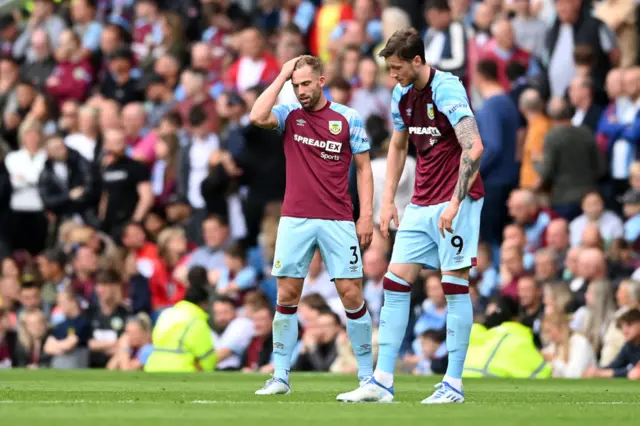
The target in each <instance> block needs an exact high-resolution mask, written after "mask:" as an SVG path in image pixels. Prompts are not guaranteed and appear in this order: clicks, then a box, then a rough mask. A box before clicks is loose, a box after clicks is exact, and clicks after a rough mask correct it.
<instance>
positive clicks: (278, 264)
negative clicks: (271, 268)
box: [275, 260, 280, 269]
mask: <svg viewBox="0 0 640 426" xmlns="http://www.w3.org/2000/svg"><path fill="white" fill-rule="evenodd" d="M275 267H276V269H280V261H279V260H277V261H276V265H275Z"/></svg>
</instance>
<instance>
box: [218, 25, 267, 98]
mask: <svg viewBox="0 0 640 426" xmlns="http://www.w3.org/2000/svg"><path fill="white" fill-rule="evenodd" d="M240 41H241V44H240V58H238V59H237V60H236V61H235V62H234V63H233V64H232V65H231V67H230V68H229V71H228V73H227V76H226V79H225V81H226V86H227V88H228V89H232V90H233V89H235V90H236V91H238V92H239V93H244V92H245V90H247V89H248V88H250V87H254V86H256V85H258V84H262V85H265V86H267V85H269V84H271V82H272V81H273V80H274V79H275V78H276V77H277V76H278V73H279V72H280V66H279V65H278V61H277V60H276V58H275V57H274V56H273V55H272V54H271V53H269V52H268V51H267V50H266V49H265V46H264V39H263V37H262V34H261V33H260V30H259V29H257V28H255V27H250V28H247V29H246V30H244V31H243V33H242V35H241V38H240Z"/></svg>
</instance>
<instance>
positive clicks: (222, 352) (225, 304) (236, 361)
mask: <svg viewBox="0 0 640 426" xmlns="http://www.w3.org/2000/svg"><path fill="white" fill-rule="evenodd" d="M213 316H214V318H215V322H214V326H213V341H214V346H215V348H216V355H217V357H218V367H217V369H218V370H226V371H234V370H240V369H241V367H242V357H243V356H244V354H245V351H246V350H247V349H248V348H249V345H250V344H251V341H252V340H253V337H254V335H255V329H254V325H253V322H252V321H251V320H250V319H249V318H243V317H240V316H238V313H237V311H236V307H235V302H234V300H233V299H231V298H229V297H226V296H219V297H218V298H216V300H215V301H214V302H213Z"/></svg>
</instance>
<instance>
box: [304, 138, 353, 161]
mask: <svg viewBox="0 0 640 426" xmlns="http://www.w3.org/2000/svg"><path fill="white" fill-rule="evenodd" d="M293 140H294V141H296V142H300V143H302V144H305V145H309V146H315V147H316V148H320V149H324V150H325V151H327V152H333V153H335V154H340V152H341V151H342V142H334V141H319V140H316V139H312V138H308V137H305V136H300V135H299V134H297V133H295V134H294V135H293ZM320 158H322V159H323V160H332V161H339V160H340V156H339V155H332V154H327V153H326V152H322V153H321V154H320Z"/></svg>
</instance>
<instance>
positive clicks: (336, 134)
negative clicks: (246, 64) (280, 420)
mask: <svg viewBox="0 0 640 426" xmlns="http://www.w3.org/2000/svg"><path fill="white" fill-rule="evenodd" d="M289 79H291V83H292V86H293V90H294V92H295V94H296V97H297V98H298V101H299V102H300V103H299V104H289V105H278V106H275V107H274V104H275V103H276V100H277V98H278V94H279V93H280V91H281V90H282V87H283V85H284V84H285V82H286V81H287V80H289ZM325 84H326V79H325V77H324V76H323V68H322V63H321V62H320V60H319V59H318V58H316V57H313V56H306V55H305V56H301V57H298V58H295V59H292V60H291V61H289V62H287V63H286V64H284V66H283V67H282V70H281V72H280V75H279V76H278V78H276V80H275V81H274V82H273V83H272V84H271V86H269V87H268V88H267V89H266V90H265V91H264V92H263V93H262V95H260V97H259V98H258V99H257V100H256V102H255V104H254V106H253V109H252V110H251V114H250V119H251V122H252V123H253V124H254V125H256V126H260V127H263V128H267V129H278V130H280V131H281V132H282V133H283V143H284V152H285V156H286V163H287V166H286V167H287V169H286V171H287V173H286V174H287V181H286V192H285V196H284V203H283V207H282V218H281V219H280V225H279V226H278V236H277V241H276V250H275V256H274V265H273V272H272V273H273V275H274V276H276V277H278V301H277V306H276V314H275V317H274V320H273V358H274V368H275V371H274V374H273V378H272V379H271V380H269V381H267V383H266V385H265V386H264V387H263V388H262V389H260V390H258V391H257V392H256V394H257V395H274V394H288V393H290V392H291V388H290V386H289V370H290V368H291V356H292V353H293V350H294V347H295V346H296V343H297V340H298V319H297V316H296V312H297V309H298V301H299V300H300V294H301V292H302V285H303V281H304V278H305V276H306V275H307V272H308V270H309V265H310V263H311V259H312V258H313V255H314V252H315V249H316V247H317V248H319V249H320V253H321V254H322V258H323V260H324V262H325V265H326V266H327V269H328V270H329V274H330V275H331V278H332V279H333V280H335V284H336V288H337V289H338V293H339V295H340V298H341V299H342V303H343V305H344V307H345V310H346V312H347V334H348V335H349V339H350V340H351V345H352V346H353V350H354V352H355V354H356V357H357V360H358V378H359V379H360V382H361V383H364V382H365V381H367V380H369V379H370V377H371V376H372V374H373V354H372V348H371V334H372V326H371V316H370V315H369V312H367V308H366V305H365V303H364V297H363V294H362V260H361V258H362V256H361V250H365V249H366V248H367V247H368V246H369V244H370V243H371V238H372V236H373V174H372V171H371V162H370V158H369V140H368V138H367V135H366V133H365V130H364V123H363V122H362V119H361V118H360V116H359V115H358V113H357V112H356V111H355V110H353V109H351V108H349V107H346V106H344V105H340V104H337V103H333V102H329V101H328V100H327V99H326V98H325V96H324V93H323V91H322V89H323V87H324V85H325ZM352 158H353V159H354V161H355V165H356V170H357V179H358V197H359V199H360V218H359V219H358V223H357V224H354V222H353V211H352V203H351V198H350V196H349V192H348V173H349V166H350V164H351V159H352Z"/></svg>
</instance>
